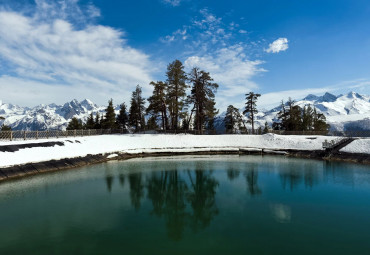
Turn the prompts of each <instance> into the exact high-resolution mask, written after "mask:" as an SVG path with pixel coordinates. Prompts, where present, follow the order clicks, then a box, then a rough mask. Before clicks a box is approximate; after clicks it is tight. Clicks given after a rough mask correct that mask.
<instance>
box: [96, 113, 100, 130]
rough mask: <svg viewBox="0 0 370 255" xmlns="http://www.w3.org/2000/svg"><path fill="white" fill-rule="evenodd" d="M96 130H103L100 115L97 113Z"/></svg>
mask: <svg viewBox="0 0 370 255" xmlns="http://www.w3.org/2000/svg"><path fill="white" fill-rule="evenodd" d="M94 128H95V129H101V123H100V114H99V112H97V113H96V116H95V122H94Z"/></svg>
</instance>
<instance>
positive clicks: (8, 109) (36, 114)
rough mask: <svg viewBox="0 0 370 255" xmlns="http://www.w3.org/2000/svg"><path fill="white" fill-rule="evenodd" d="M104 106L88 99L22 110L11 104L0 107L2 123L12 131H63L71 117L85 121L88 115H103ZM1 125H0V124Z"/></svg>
mask: <svg viewBox="0 0 370 255" xmlns="http://www.w3.org/2000/svg"><path fill="white" fill-rule="evenodd" d="M104 109H105V106H97V105H96V104H94V103H93V102H91V101H90V100H88V99H85V100H83V101H81V102H78V101H77V100H75V99H74V100H72V101H71V102H68V103H65V104H64V105H56V104H49V105H43V104H42V105H38V106H36V107H34V108H22V107H19V106H16V105H12V104H1V105H0V116H2V117H4V118H5V121H2V122H3V123H4V124H5V125H9V126H11V127H12V129H13V130H46V129H61V130H65V129H66V127H67V125H68V122H69V121H70V120H71V119H72V117H76V118H78V119H81V120H82V121H83V122H85V121H86V120H87V117H88V116H89V115H90V113H93V115H94V116H95V115H96V113H97V112H99V113H100V114H103V113H104ZM1 124H2V123H1Z"/></svg>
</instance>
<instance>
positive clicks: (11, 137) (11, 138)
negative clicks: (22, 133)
mask: <svg viewBox="0 0 370 255" xmlns="http://www.w3.org/2000/svg"><path fill="white" fill-rule="evenodd" d="M10 141H13V131H10Z"/></svg>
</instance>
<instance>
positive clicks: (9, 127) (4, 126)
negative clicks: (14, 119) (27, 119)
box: [1, 124, 12, 131]
mask: <svg viewBox="0 0 370 255" xmlns="http://www.w3.org/2000/svg"><path fill="white" fill-rule="evenodd" d="M1 131H12V128H11V126H7V125H4V124H3V125H2V126H1Z"/></svg>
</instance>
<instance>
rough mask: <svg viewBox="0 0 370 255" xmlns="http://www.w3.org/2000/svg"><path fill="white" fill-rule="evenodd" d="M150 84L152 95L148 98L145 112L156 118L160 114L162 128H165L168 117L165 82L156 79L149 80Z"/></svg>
mask: <svg viewBox="0 0 370 255" xmlns="http://www.w3.org/2000/svg"><path fill="white" fill-rule="evenodd" d="M150 85H152V86H154V88H153V95H152V96H151V97H149V98H148V102H149V106H148V108H147V109H146V112H147V113H148V114H150V115H151V116H155V118H156V119H157V118H158V115H159V116H160V118H161V120H162V129H163V130H166V129H167V128H168V118H167V105H166V94H165V90H166V87H167V84H166V83H164V82H162V81H158V82H153V81H152V82H151V83H150Z"/></svg>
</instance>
